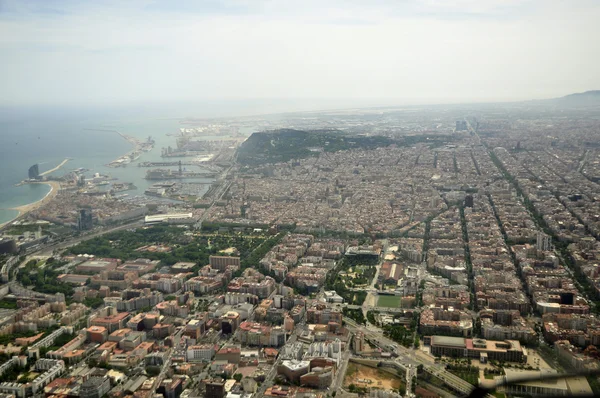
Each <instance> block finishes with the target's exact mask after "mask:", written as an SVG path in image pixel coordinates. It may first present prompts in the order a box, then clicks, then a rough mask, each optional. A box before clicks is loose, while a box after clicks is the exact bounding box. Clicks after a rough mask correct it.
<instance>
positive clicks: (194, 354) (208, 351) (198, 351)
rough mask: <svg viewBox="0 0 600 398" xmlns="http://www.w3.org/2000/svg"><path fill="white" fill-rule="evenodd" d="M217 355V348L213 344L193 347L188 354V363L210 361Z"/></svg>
mask: <svg viewBox="0 0 600 398" xmlns="http://www.w3.org/2000/svg"><path fill="white" fill-rule="evenodd" d="M214 355H215V346H214V345H212V344H204V345H192V346H189V347H188V349H187V352H186V358H187V360H188V361H210V360H211V359H212V358H213V356H214Z"/></svg>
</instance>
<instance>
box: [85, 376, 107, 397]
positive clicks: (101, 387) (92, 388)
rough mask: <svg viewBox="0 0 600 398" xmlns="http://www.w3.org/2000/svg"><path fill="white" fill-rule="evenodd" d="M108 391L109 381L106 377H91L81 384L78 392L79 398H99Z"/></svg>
mask: <svg viewBox="0 0 600 398" xmlns="http://www.w3.org/2000/svg"><path fill="white" fill-rule="evenodd" d="M108 391H110V379H109V378H108V377H106V376H104V377H97V376H92V377H90V378H89V379H87V380H86V381H84V382H83V384H82V385H81V388H80V390H79V397H80V398H101V397H103V396H104V395H105V394H106V393H108Z"/></svg>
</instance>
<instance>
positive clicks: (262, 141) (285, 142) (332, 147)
mask: <svg viewBox="0 0 600 398" xmlns="http://www.w3.org/2000/svg"><path fill="white" fill-rule="evenodd" d="M393 143H394V140H392V139H391V138H388V137H382V136H364V135H350V134H346V133H344V132H342V131H337V130H311V131H302V130H293V129H280V130H273V131H264V132H260V133H253V134H252V135H251V136H250V137H249V138H248V139H247V140H246V141H244V143H243V144H242V145H241V146H240V148H239V150H238V161H239V162H240V163H241V164H245V165H254V166H256V165H261V164H266V163H278V162H287V161H289V160H292V159H301V158H306V157H310V156H316V155H317V154H319V153H320V152H336V151H342V150H346V149H357V148H362V149H375V148H379V147H384V146H388V145H391V144H393Z"/></svg>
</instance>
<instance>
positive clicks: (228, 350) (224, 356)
mask: <svg viewBox="0 0 600 398" xmlns="http://www.w3.org/2000/svg"><path fill="white" fill-rule="evenodd" d="M240 359H241V349H240V347H223V348H221V349H220V350H219V351H218V352H217V354H216V355H215V360H226V361H227V362H228V363H235V364H238V363H240Z"/></svg>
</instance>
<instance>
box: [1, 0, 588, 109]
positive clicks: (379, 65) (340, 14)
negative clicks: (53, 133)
mask: <svg viewBox="0 0 600 398" xmlns="http://www.w3.org/2000/svg"><path fill="white" fill-rule="evenodd" d="M597 21H600V1H597V0H568V1H562V0H368V1H358V0H300V1H287V0H196V1H187V0H186V1H177V0H170V1H154V0H129V1H121V0H118V1H108V0H107V1H103V0H94V1H79V0H39V1H32V0H14V1H13V0H0V92H1V93H2V95H1V96H0V105H48V104H53V105H73V104H89V105H95V104H112V105H119V104H134V103H167V102H176V101H213V100H218V101H227V100H257V99H262V100H264V99H286V100H304V101H313V100H314V101H329V102H331V103H335V102H336V101H339V102H340V103H341V102H343V101H356V102H361V101H362V102H364V103H367V102H369V103H370V104H375V103H380V104H382V105H383V104H394V103H397V104H409V103H446V102H448V103H456V102H479V101H482V102H485V101H512V100H526V99H542V98H552V97H557V96H562V95H566V94H570V93H573V92H582V91H586V90H592V89H600V73H599V72H598V65H599V63H600V51H598V44H597V40H598V37H600V24H598V23H597Z"/></svg>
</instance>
